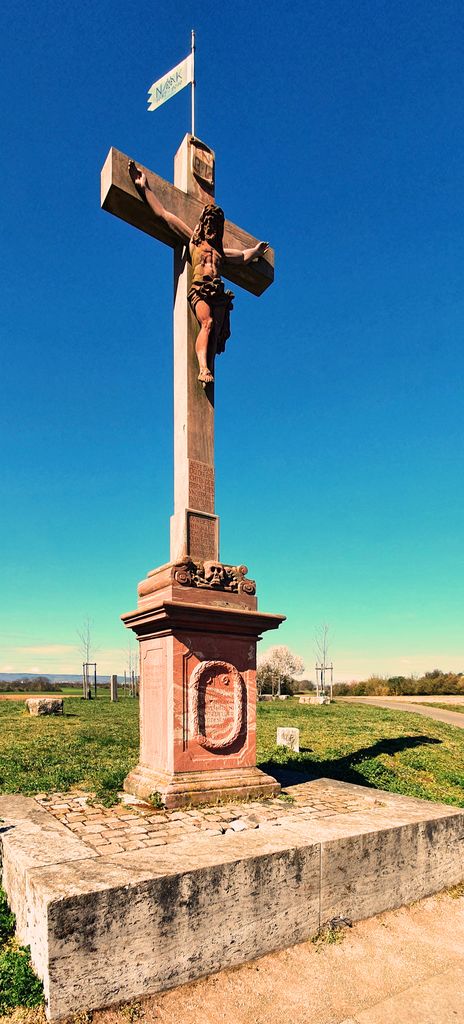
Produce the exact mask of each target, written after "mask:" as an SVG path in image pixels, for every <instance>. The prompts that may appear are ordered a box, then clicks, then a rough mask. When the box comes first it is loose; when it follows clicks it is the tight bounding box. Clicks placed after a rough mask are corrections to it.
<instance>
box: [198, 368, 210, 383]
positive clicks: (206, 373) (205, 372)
mask: <svg viewBox="0 0 464 1024" xmlns="http://www.w3.org/2000/svg"><path fill="white" fill-rule="evenodd" d="M198 380H199V381H200V382H201V383H202V384H203V387H204V388H205V387H206V385H207V384H213V383H214V377H213V374H212V373H211V370H209V369H208V367H207V366H205V367H204V368H203V369H201V370H200V372H199V374H198Z"/></svg>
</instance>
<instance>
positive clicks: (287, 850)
mask: <svg viewBox="0 0 464 1024" xmlns="http://www.w3.org/2000/svg"><path fill="white" fill-rule="evenodd" d="M319 785H320V780H319ZM330 785H331V786H333V782H331V783H330ZM308 786H309V787H310V786H311V784H310V783H309V784H308ZM338 786H339V787H341V788H342V789H343V792H348V793H349V792H350V791H352V792H353V793H354V794H356V798H357V799H358V800H359V796H360V793H361V795H363V803H364V806H363V808H362V809H361V810H359V809H357V810H354V811H352V812H349V813H343V814H341V813H336V812H335V813H334V814H332V815H330V816H329V817H326V818H324V819H320V820H318V821H302V820H301V818H300V819H299V820H298V817H297V815H295V817H294V818H292V816H291V815H287V816H286V819H285V823H282V824H278V823H276V822H269V823H266V824H264V825H262V826H260V827H259V828H258V829H255V830H251V831H245V832H239V833H235V834H232V835H230V834H227V835H223V836H219V837H218V836H214V837H211V836H208V835H207V834H199V835H198V836H195V837H194V838H193V839H192V838H191V837H189V838H187V839H185V840H181V841H179V842H178V843H175V844H172V845H170V846H167V847H161V848H160V847H156V848H153V849H143V850H135V851H131V852H127V853H121V854H116V855H112V856H109V857H107V858H106V857H104V856H96V855H95V856H92V852H91V850H89V847H88V846H86V845H85V844H84V843H83V842H82V841H81V840H79V839H77V838H76V837H75V836H74V835H73V834H72V833H71V832H70V830H69V829H68V828H66V826H64V825H62V824H61V823H60V822H58V821H57V820H56V819H55V818H53V816H52V815H51V814H50V813H49V812H48V811H46V810H43V809H41V808H40V807H38V805H37V803H36V801H35V800H32V799H28V798H24V797H8V796H5V797H0V818H2V819H3V824H2V825H0V830H1V831H0V841H1V847H2V859H3V884H4V887H5V889H6V892H7V894H8V898H9V901H10V904H11V906H12V909H13V910H14V911H15V913H16V914H17V916H18V925H19V932H20V937H21V941H23V942H26V943H28V944H30V946H31V956H32V961H33V963H34V966H35V968H36V970H37V972H38V974H39V976H40V977H41V978H42V980H43V982H44V989H45V995H46V1007H47V1016H48V1018H49V1019H50V1020H51V1021H57V1020H60V1019H64V1018H66V1017H68V1016H70V1015H72V1014H73V1013H74V1012H75V1011H76V1009H79V1010H90V1009H95V1008H98V1007H102V1006H110V1005H115V1004H117V1003H119V1002H123V1001H128V1000H131V999H133V998H136V997H140V996H143V995H147V994H149V993H152V992H156V991H160V990H163V989H167V988H173V987H176V986H178V985H181V984H184V983H185V982H188V981H192V980H193V979H195V978H198V977H201V976H204V975H208V974H211V973H214V972H215V971H218V970H220V969H221V968H224V967H229V966H233V965H236V964H240V963H244V962H246V961H248V960H253V959H255V958H256V957H259V956H262V955H263V954H265V953H268V952H272V951H274V950H278V949H282V948H285V947H286V946H290V945H293V944H295V943H298V942H302V941H305V940H307V939H309V938H311V937H312V936H313V935H314V934H316V933H317V932H318V931H319V929H320V928H321V927H322V926H323V924H324V923H326V922H327V921H329V920H330V919H331V918H333V917H338V916H342V917H349V918H351V919H353V920H359V919H361V918H366V917H371V916H373V915H374V914H377V913H380V912H381V911H384V910H389V909H394V908H396V907H399V906H401V905H403V904H407V903H411V902H413V901H415V900H417V899H420V898H422V897H424V896H427V895H431V894H432V893H435V892H438V891H439V890H441V889H443V888H444V887H446V886H449V885H454V884H457V883H458V882H460V881H461V880H462V878H463V876H464V868H463V858H462V854H463V849H464V846H463V842H464V811H462V810H459V809H455V808H452V807H449V806H444V805H440V804H433V803H428V802H426V801H421V800H414V799H410V798H406V797H401V796H397V795H394V794H390V793H384V792H381V791H373V790H367V789H366V790H363V787H359V786H351V785H348V784H345V783H339V784H338Z"/></svg>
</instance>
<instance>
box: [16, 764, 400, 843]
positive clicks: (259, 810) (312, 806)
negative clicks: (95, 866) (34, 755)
mask: <svg viewBox="0 0 464 1024" xmlns="http://www.w3.org/2000/svg"><path fill="white" fill-rule="evenodd" d="M290 794H291V796H290ZM121 797H122V799H121V801H120V803H118V804H116V805H115V806H114V807H109V808H108V807H103V806H102V805H101V804H98V803H94V802H93V795H92V794H91V793H87V792H83V791H82V790H70V791H69V792H68V793H52V794H48V795H44V794H39V795H38V796H36V798H35V799H36V800H37V802H38V803H39V804H40V806H41V807H44V808H46V809H47V810H49V811H51V813H52V814H53V815H54V816H55V817H56V818H58V820H59V821H61V822H62V823H63V824H64V825H66V826H67V827H68V828H69V829H71V831H72V832H74V833H75V834H76V835H77V836H79V838H80V839H82V840H83V842H84V843H85V844H86V845H87V846H89V847H90V848H91V849H92V850H93V851H94V852H95V853H97V854H100V855H102V856H107V855H111V854H113V853H123V852H125V851H126V850H141V849H143V848H144V847H145V848H149V847H154V846H166V845H167V844H168V843H176V842H179V841H181V840H183V839H186V838H187V836H189V835H193V834H194V833H198V832H203V833H207V834H209V835H211V836H222V835H227V834H228V833H231V832H243V831H245V830H246V829H255V828H259V827H260V825H263V824H271V825H274V826H276V827H278V826H282V825H285V824H289V823H290V821H295V820H297V821H302V820H305V819H306V820H308V819H311V820H314V819H319V818H327V817H331V816H333V815H336V814H349V813H350V811H355V810H363V809H365V807H366V802H368V803H370V802H374V803H375V802H376V803H379V802H380V801H379V800H375V798H374V797H373V795H372V793H369V790H366V791H365V792H364V793H362V794H359V795H358V793H356V794H351V795H347V794H346V792H343V790H341V789H340V788H338V786H337V783H333V784H331V783H330V781H328V780H327V779H324V780H321V781H319V780H316V781H313V782H305V783H302V784H300V785H292V786H291V789H289V790H288V791H287V790H283V793H282V796H281V797H277V798H275V799H273V800H265V801H252V802H249V803H237V804H221V805H217V806H215V807H205V808H192V809H191V810H187V809H184V810H178V811H166V810H156V809H155V808H153V807H151V806H149V805H148V804H144V803H139V802H132V801H133V799H134V798H131V797H129V798H128V797H126V796H125V795H122V794H121ZM127 801H131V802H127Z"/></svg>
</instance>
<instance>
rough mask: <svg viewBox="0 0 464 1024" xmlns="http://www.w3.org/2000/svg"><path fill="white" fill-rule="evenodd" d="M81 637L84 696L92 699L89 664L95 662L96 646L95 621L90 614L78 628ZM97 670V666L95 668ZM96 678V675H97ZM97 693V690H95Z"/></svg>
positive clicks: (77, 631)
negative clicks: (94, 635)
mask: <svg viewBox="0 0 464 1024" xmlns="http://www.w3.org/2000/svg"><path fill="white" fill-rule="evenodd" d="M76 633H77V635H78V638H79V650H80V652H81V655H82V663H83V666H82V682H83V688H84V696H85V697H87V698H88V699H90V697H91V695H92V691H91V688H90V685H91V684H90V677H89V672H88V665H89V663H90V664H93V661H92V659H93V658H94V657H95V651H96V650H97V648H96V647H95V644H94V640H93V622H92V619H91V618H90V616H89V615H86V616H85V618H84V620H83V623H82V626H81V627H80V629H77V630H76ZM95 672H96V668H95ZM95 679H96V676H95ZM95 693H96V690H95Z"/></svg>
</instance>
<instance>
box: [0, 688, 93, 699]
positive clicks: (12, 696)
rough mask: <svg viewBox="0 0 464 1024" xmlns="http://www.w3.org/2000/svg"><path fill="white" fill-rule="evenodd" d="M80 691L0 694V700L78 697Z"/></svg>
mask: <svg viewBox="0 0 464 1024" xmlns="http://www.w3.org/2000/svg"><path fill="white" fill-rule="evenodd" d="M80 696H81V691H80V690H79V691H77V690H76V692H75V693H0V700H28V698H29V697H80Z"/></svg>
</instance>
